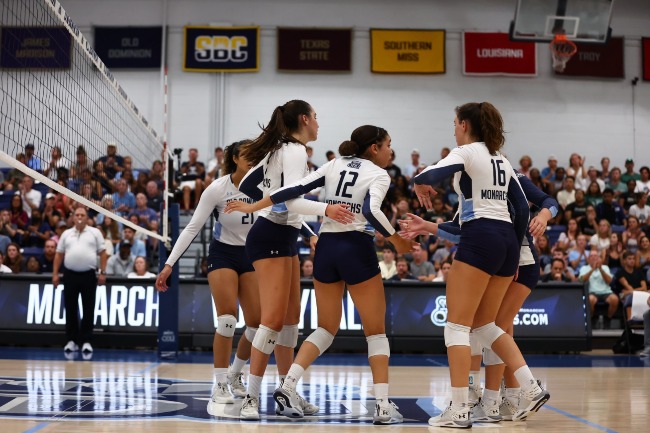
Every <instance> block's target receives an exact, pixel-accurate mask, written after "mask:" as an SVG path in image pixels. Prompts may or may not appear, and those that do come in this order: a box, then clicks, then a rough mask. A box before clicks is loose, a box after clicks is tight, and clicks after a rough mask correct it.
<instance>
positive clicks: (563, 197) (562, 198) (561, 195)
mask: <svg viewBox="0 0 650 433" xmlns="http://www.w3.org/2000/svg"><path fill="white" fill-rule="evenodd" d="M574 201H576V190H575V189H574V190H573V191H571V192H569V191H567V190H564V189H562V190H560V191H558V192H557V202H558V203H559V204H560V206H562V209H565V208H566V207H567V206H568V205H570V204H571V203H573V202H574Z"/></svg>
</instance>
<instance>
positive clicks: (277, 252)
mask: <svg viewBox="0 0 650 433" xmlns="http://www.w3.org/2000/svg"><path fill="white" fill-rule="evenodd" d="M273 254H280V251H277V250H276V251H273V250H271V255H273Z"/></svg>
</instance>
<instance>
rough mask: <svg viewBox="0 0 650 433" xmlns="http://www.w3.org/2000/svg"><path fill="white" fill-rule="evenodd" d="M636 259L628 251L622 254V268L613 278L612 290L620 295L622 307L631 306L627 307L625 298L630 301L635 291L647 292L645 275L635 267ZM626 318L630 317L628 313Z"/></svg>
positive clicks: (630, 305)
mask: <svg viewBox="0 0 650 433" xmlns="http://www.w3.org/2000/svg"><path fill="white" fill-rule="evenodd" d="M635 261H636V257H635V255H634V254H632V253H631V252H629V251H625V252H624V253H623V261H622V265H623V267H622V268H621V269H619V270H618V272H617V273H616V274H615V277H614V288H615V292H616V293H617V294H619V295H620V297H621V300H622V301H623V305H624V306H626V307H629V308H631V307H632V304H631V303H630V304H629V305H627V304H628V302H626V298H628V297H629V298H630V301H631V300H632V296H631V295H632V293H634V291H635V290H640V291H643V292H647V291H648V286H647V284H646V281H645V274H644V273H643V271H642V270H641V269H640V268H637V267H635V266H634V265H635ZM627 317H630V314H629V312H628V314H627Z"/></svg>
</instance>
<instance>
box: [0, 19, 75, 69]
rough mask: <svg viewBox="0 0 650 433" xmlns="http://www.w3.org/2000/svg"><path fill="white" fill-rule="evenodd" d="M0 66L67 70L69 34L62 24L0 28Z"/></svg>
mask: <svg viewBox="0 0 650 433" xmlns="http://www.w3.org/2000/svg"><path fill="white" fill-rule="evenodd" d="M0 40H1V41H2V45H0V67H1V68H13V69H22V68H30V69H68V68H70V64H71V61H72V57H71V56H72V36H71V35H70V33H69V32H68V31H67V30H66V28H65V27H2V32H0Z"/></svg>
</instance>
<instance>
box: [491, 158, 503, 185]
mask: <svg viewBox="0 0 650 433" xmlns="http://www.w3.org/2000/svg"><path fill="white" fill-rule="evenodd" d="M490 162H492V183H493V184H494V185H499V186H506V171H505V170H504V169H502V168H501V164H503V161H502V160H500V159H498V160H496V161H495V160H493V159H491V160H490Z"/></svg>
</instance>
